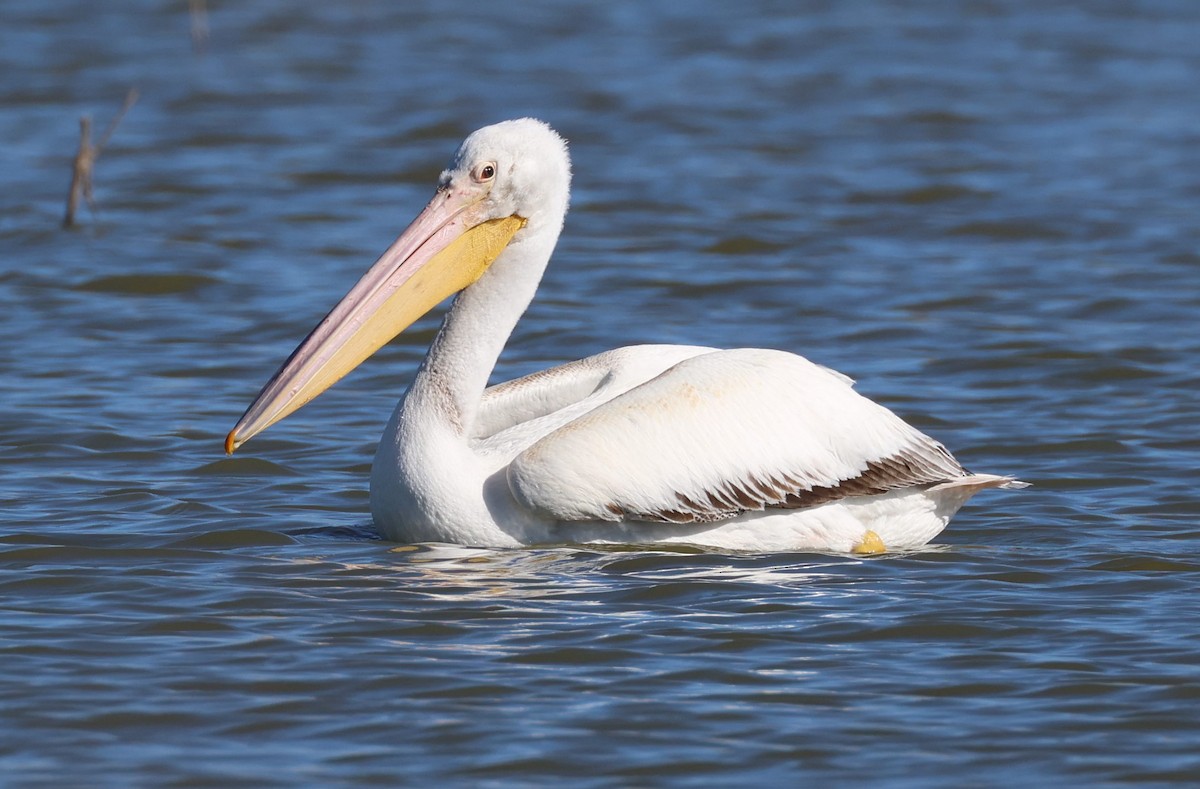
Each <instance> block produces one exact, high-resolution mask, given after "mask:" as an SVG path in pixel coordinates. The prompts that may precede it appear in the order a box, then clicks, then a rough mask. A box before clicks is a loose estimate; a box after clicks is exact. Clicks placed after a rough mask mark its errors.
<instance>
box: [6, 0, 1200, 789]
mask: <svg viewBox="0 0 1200 789" xmlns="http://www.w3.org/2000/svg"><path fill="white" fill-rule="evenodd" d="M110 5H111V6H112V7H110ZM649 5H650V4H642V3H634V2H614V3H607V4H579V3H554V2H533V3H522V4H494V7H485V6H484V5H483V4H479V5H474V4H466V3H457V2H444V1H443V2H437V3H432V2H430V3H416V2H414V3H404V4H393V3H385V2H379V1H378V0H376V1H375V2H371V1H370V0H359V1H358V2H351V3H344V4H338V5H335V4H319V3H282V2H279V3H275V2H267V0H254V1H253V2H240V3H216V2H214V3H213V4H212V5H211V7H210V8H209V9H208V10H209V17H208V22H209V26H210V37H209V40H208V42H207V47H206V49H205V51H204V52H202V53H197V52H195V51H193V47H192V43H191V41H190V40H189V28H188V24H189V23H188V17H187V11H186V4H185V3H182V2H179V3H162V2H148V1H146V2H130V3H122V4H97V3H84V2H60V3H53V4H47V3H34V2H31V1H29V0H7V2H5V3H4V7H3V9H2V10H0V15H2V20H0V21H2V24H0V140H3V142H4V144H3V145H2V146H0V185H2V187H3V188H2V189H0V308H2V309H3V314H4V320H3V321H0V371H2V372H3V375H2V376H0V391H2V392H3V397H2V398H0V502H2V505H3V513H4V516H3V529H2V533H0V562H2V566H3V572H2V573H0V602H2V607H0V655H2V659H0V661H2V665H3V672H2V676H3V680H0V773H2V774H3V775H4V776H5V779H4V781H3V782H10V783H12V784H14V785H31V786H33V785H47V786H48V785H62V784H64V783H66V784H71V783H81V782H85V781H86V782H98V783H106V784H112V785H128V784H131V783H132V784H154V785H170V784H187V785H192V784H215V783H221V784H241V785H248V786H263V785H272V784H297V783H362V784H372V783H374V784H381V785H396V784H399V783H405V782H409V783H414V784H415V783H420V782H425V781H433V780H437V781H439V782H442V783H445V782H450V783H453V784H461V785H478V786H491V785H528V784H535V785H537V784H541V785H546V784H553V783H556V782H560V781H567V782H569V783H570V784H572V785H581V786H617V785H664V784H669V785H713V784H735V783H744V782H749V781H752V780H758V781H762V782H765V783H766V785H783V784H786V783H794V782H797V781H802V780H804V779H808V780H810V781H816V782H823V783H830V782H833V783H838V784H846V783H858V782H867V781H872V782H874V781H887V782H888V783H891V784H895V785H913V786H930V785H946V786H960V785H963V784H964V783H972V784H975V785H987V784H1009V783H1012V782H1016V781H1023V782H1027V783H1029V782H1033V781H1035V780H1036V781H1040V782H1044V781H1047V780H1049V779H1054V780H1056V781H1058V782H1060V783H1061V782H1066V783H1068V784H1087V785H1098V784H1120V783H1126V782H1134V781H1138V782H1161V783H1170V782H1178V783H1187V782H1190V781H1195V780H1197V779H1198V778H1200V756H1198V755H1197V753H1198V751H1197V747H1196V743H1197V740H1198V739H1200V712H1198V711H1197V710H1198V708H1200V681H1198V673H1200V672H1198V669H1197V665H1198V660H1197V651H1198V649H1200V637H1198V636H1197V629H1198V628H1197V624H1198V617H1200V610H1198V609H1200V607H1198V606H1197V603H1196V593H1195V587H1196V584H1197V581H1198V580H1200V561H1198V560H1197V558H1196V556H1197V548H1198V547H1200V528H1198V526H1197V515H1198V514H1200V496H1197V493H1196V482H1197V470H1196V469H1197V454H1198V453H1197V450H1198V449H1200V441H1198V439H1197V435H1196V433H1197V428H1196V426H1197V425H1200V408H1198V407H1197V396H1196V392H1197V391H1198V390H1200V377H1198V374H1197V372H1196V369H1197V361H1198V359H1200V332H1197V328H1196V327H1197V318H1196V316H1197V314H1198V311H1200V295H1198V293H1200V288H1198V287H1197V286H1198V285H1200V279H1198V277H1200V255H1198V253H1197V250H1198V249H1200V231H1198V230H1197V228H1198V227H1200V223H1198V222H1197V217H1198V216H1200V102H1197V100H1196V89H1195V85H1196V84H1197V83H1196V80H1197V74H1200V48H1197V46H1196V41H1197V40H1200V6H1196V5H1195V4H1194V3H1191V2H1187V0H1177V1H1176V2H1169V1H1167V0H1164V1H1163V2H1145V3H1116V2H1098V3H1089V4H1086V7H1085V8H1080V7H1077V5H1083V4H1067V3H1061V4H1060V3H1041V2H1039V3H1033V2H1027V3H925V4H896V5H895V6H893V5H891V4H887V3H873V2H861V3H848V4H832V3H830V4H824V3H814V4H808V5H807V7H805V8H801V9H797V8H796V5H795V4H791V3H770V2H761V3H749V4H747V3H738V4H725V3H717V2H705V3H692V4H686V5H680V6H678V10H669V9H668V8H666V7H665V6H666V5H667V4H657V5H660V6H664V7H661V8H657V9H652V8H649V7H648V6H649ZM901 6H903V7H901ZM132 86H136V87H138V89H139V90H140V94H141V99H140V101H139V103H138V104H137V105H136V106H135V107H134V108H133V110H132V111H131V112H130V113H129V115H128V116H127V117H126V119H125V120H124V122H123V123H122V125H121V126H120V128H119V129H118V130H117V132H116V134H115V135H114V137H113V138H112V141H111V143H110V145H109V147H108V148H107V149H106V150H105V151H104V153H103V155H102V157H101V159H100V160H99V162H98V164H97V168H96V199H97V202H98V205H97V209H98V210H97V212H96V213H95V214H91V213H89V212H84V213H83V215H82V217H81V219H82V222H81V225H80V226H79V227H78V228H76V229H74V230H63V229H62V228H60V226H59V222H60V218H61V212H62V207H63V202H64V197H65V192H66V187H67V181H68V177H69V170H68V167H69V161H70V159H71V157H72V155H73V153H74V150H75V146H76V144H77V142H78V137H77V134H78V131H77V125H76V120H77V117H78V115H79V114H81V113H85V112H86V113H91V114H94V115H95V122H96V125H97V126H98V127H101V128H102V127H103V126H104V125H105V124H106V123H107V122H108V119H109V118H110V117H111V116H112V114H113V113H114V112H115V111H116V109H117V107H118V106H119V104H120V102H121V99H122V97H123V96H124V95H125V93H126V91H127V90H128V88H130V87H132ZM527 114H528V115H536V116H539V117H543V118H545V119H546V120H548V121H550V122H551V123H552V124H553V125H555V126H556V127H557V128H558V129H559V130H560V131H562V132H563V133H564V134H565V135H566V136H567V137H568V138H569V139H570V140H571V142H572V146H573V148H572V150H573V155H574V160H575V172H576V180H575V194H574V202H573V211H572V213H571V215H570V217H569V218H568V221H567V228H566V231H565V234H564V237H563V240H562V243H561V244H560V247H559V251H558V253H557V255H556V258H555V261H554V262H553V263H552V265H551V268H550V271H549V273H548V275H547V278H546V281H545V282H544V284H543V288H542V291H541V293H540V295H539V297H538V300H537V301H535V303H534V305H533V307H532V309H531V311H530V313H529V314H528V316H527V317H526V319H525V321H524V322H523V323H522V324H521V325H520V326H519V328H518V330H517V334H516V336H515V337H514V338H513V341H512V343H511V344H510V347H509V351H508V352H507V354H506V356H505V357H504V358H503V359H502V360H501V362H500V366H499V369H498V370H497V376H496V377H497V379H503V378H508V377H511V376H513V375H517V374H522V373H525V372H529V371H532V370H534V369H537V368H539V367H542V366H546V365H550V364H554V363H558V362H561V361H564V360H568V359H573V358H577V357H580V356H583V355H585V354H589V353H593V352H596V351H599V350H602V349H604V348H607V347H612V346H616V345H622V344H629V343H635V342H645V341H656V342H688V343H707V344H714V345H725V346H769V347H780V348H787V349H791V350H796V351H799V352H801V353H804V354H805V355H807V356H808V357H810V358H812V359H814V360H815V361H818V362H821V363H824V364H827V365H830V366H833V367H836V368H837V369H840V370H842V371H843V372H845V373H847V374H850V375H852V376H854V377H856V378H857V379H859V388H860V390H862V391H864V392H865V393H867V394H869V395H870V396H872V397H875V398H877V399H879V400H881V401H882V402H884V403H886V404H888V405H889V406H891V407H893V408H895V409H896V410H897V411H899V412H900V413H901V414H902V415H904V416H906V417H907V418H909V419H910V420H911V421H913V422H914V423H915V424H917V425H918V426H920V427H922V428H924V429H926V430H927V431H929V432H932V433H933V434H934V435H936V436H937V437H939V438H941V439H942V440H944V441H945V442H946V443H947V444H948V445H949V446H950V447H951V448H952V449H954V451H955V452H956V454H957V455H958V456H959V457H960V459H961V460H962V461H963V462H964V463H965V464H967V465H968V466H969V467H971V468H974V469H977V470H981V471H990V472H997V473H1013V474H1018V475H1020V476H1021V477H1022V478H1024V479H1026V480H1029V481H1031V482H1033V483H1034V487H1033V488H1030V489H1029V490H1026V491H1021V492H1015V493H1000V492H991V493H985V494H983V495H981V496H980V497H979V498H977V499H975V500H974V501H973V502H972V503H971V504H970V505H968V507H967V508H966V509H965V510H964V511H963V512H962V513H961V514H960V515H959V517H958V518H957V519H956V520H955V521H954V523H953V524H952V525H951V527H950V528H949V529H948V530H947V531H946V532H945V533H944V534H943V535H942V536H941V537H940V538H939V540H938V544H937V545H935V546H931V547H930V548H928V549H927V550H924V551H921V552H919V553H915V554H910V555H901V556H896V555H892V556H885V557H881V558H877V559H869V560H864V559H856V558H847V557H840V556H818V555H799V554H797V555H771V556H728V555H719V554H711V553H692V552H686V551H684V552H651V551H644V550H636V549H629V550H617V551H605V552H600V551H595V550H591V549H570V548H561V549H547V550H527V551H485V550H476V549H465V548H450V547H445V546H441V547H438V546H397V545H395V544H390V543H385V542H382V541H379V540H377V539H375V538H374V536H373V532H372V530H371V527H370V521H369V515H368V513H367V493H366V491H367V479H368V474H369V466H370V459H371V456H372V453H373V447H374V443H375V441H376V439H377V437H378V435H379V433H380V431H381V430H382V428H383V426H384V423H385V421H386V419H387V417H388V415H389V413H390V410H391V408H392V406H393V404H394V402H395V399H396V398H397V396H398V395H399V393H400V392H401V391H402V390H403V388H404V386H405V384H406V382H407V381H408V380H409V378H410V377H411V375H412V372H413V370H414V369H415V365H416V364H417V362H418V361H419V359H420V357H421V355H422V354H423V352H424V347H425V345H426V344H427V343H428V341H429V339H430V338H431V336H432V332H433V330H434V328H435V327H436V317H431V318H429V319H426V320H425V321H423V322H422V323H420V324H419V325H418V326H417V327H415V329H414V330H413V331H411V332H410V333H408V334H406V335H405V336H404V337H402V338H401V339H399V340H397V341H396V342H394V343H393V344H392V345H390V346H389V347H387V348H386V349H384V351H383V352H381V353H380V354H379V355H378V357H377V358H376V359H374V360H372V361H371V362H369V363H368V364H367V365H365V366H364V368H362V369H361V370H360V371H358V372H357V373H356V374H354V375H352V376H351V377H350V378H348V379H347V381H346V382H345V383H343V384H342V385H340V386H338V387H337V388H336V389H335V390H334V391H332V392H330V393H328V394H327V395H325V396H324V397H322V398H321V400H320V401H318V402H317V403H315V404H313V405H310V406H309V407H308V408H306V409H305V410H304V411H302V412H300V413H299V414H297V415H295V416H293V417H292V418H290V419H289V420H288V421H287V422H285V423H283V424H281V425H278V426H276V427H275V428H272V430H271V431H269V432H268V433H267V434H266V435H265V436H263V437H261V438H259V439H256V440H255V442H254V443H253V444H251V445H250V446H248V447H247V448H246V449H245V450H244V454H242V453H239V455H238V456H236V457H234V458H231V459H227V458H224V457H223V456H222V454H221V440H222V437H223V435H224V433H225V432H226V431H227V430H228V429H229V428H230V427H231V425H232V423H233V421H234V420H235V419H236V418H237V416H238V415H239V414H240V413H241V412H242V410H243V409H244V408H245V406H246V405H247V404H248V402H249V401H250V399H251V398H252V397H253V396H254V394H255V393H256V391H257V388H258V386H259V385H261V383H262V382H263V381H264V380H265V378H266V376H267V375H268V374H269V373H270V372H271V371H272V370H273V369H274V368H275V366H276V365H277V364H278V363H279V361H280V360H281V359H282V358H283V357H284V356H285V355H286V354H287V352H288V351H289V350H290V349H291V348H292V347H293V345H294V344H295V343H296V342H297V341H298V340H299V339H300V338H301V337H302V336H303V335H304V333H305V332H306V331H307V330H308V329H309V328H310V327H311V325H312V324H313V323H314V322H315V320H316V319H317V318H319V317H320V316H321V315H322V314H323V313H324V312H325V310H326V309H328V307H329V306H330V305H331V304H332V303H333V301H334V300H335V299H336V298H337V297H339V296H340V295H341V294H342V293H343V292H344V291H345V290H346V289H347V288H348V286H349V285H350V284H351V283H352V282H353V280H354V279H355V278H356V277H357V275H358V274H359V273H361V272H362V271H363V270H364V268H365V267H366V265H367V264H369V263H370V262H371V261H372V260H373V259H374V257H375V255H376V254H377V253H378V252H379V251H380V250H382V249H383V248H384V247H385V246H386V245H387V244H388V243H389V242H390V240H391V239H392V238H393V237H394V235H395V233H396V232H397V231H398V230H399V229H400V228H401V227H402V226H403V225H404V223H405V222H406V221H407V220H408V219H409V218H410V217H411V216H412V214H413V212H415V210H416V209H417V208H419V207H420V206H421V205H423V204H424V201H425V200H426V199H427V197H428V195H429V194H430V191H431V189H432V184H433V179H434V177H435V176H436V173H437V172H438V170H439V169H440V168H441V166H442V165H443V163H444V162H445V160H446V158H447V157H448V156H449V154H450V153H451V152H452V151H453V149H454V148H455V146H456V145H457V143H458V141H459V139H461V137H462V136H463V135H465V134H466V133H467V132H469V131H470V130H471V129H473V128H475V127H477V126H480V125H483V124H485V123H488V122H492V121H496V120H499V119H502V118H506V117H514V116H520V115H527Z"/></svg>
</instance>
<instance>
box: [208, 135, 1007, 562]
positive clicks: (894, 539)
mask: <svg viewBox="0 0 1200 789" xmlns="http://www.w3.org/2000/svg"><path fill="white" fill-rule="evenodd" d="M569 185H570V164H569V160H568V158H567V152H566V146H565V143H563V142H562V140H561V138H559V137H558V135H557V134H555V133H554V132H553V131H552V130H551V129H550V128H549V127H548V126H546V125H545V124H543V123H541V122H539V121H534V120H531V119H524V120H519V121H508V122H505V123H501V124H497V125H495V126H489V127H487V128H484V129H481V130H479V131H477V132H475V133H474V134H472V135H471V136H470V137H469V138H468V139H467V140H466V142H464V143H463V146H462V147H461V148H460V150H459V152H458V154H457V156H456V158H455V160H454V162H453V163H452V165H451V167H450V168H449V169H448V170H446V171H445V172H443V174H442V177H441V179H440V182H439V189H438V193H437V195H436V196H435V197H434V199H433V201H431V203H430V205H429V206H428V207H427V208H426V209H425V211H424V212H422V214H421V215H420V216H419V217H418V219H417V220H415V221H414V223H413V225H412V226H410V228H409V229H408V230H407V231H405V233H404V234H402V235H401V237H400V238H399V239H398V240H397V242H396V243H395V244H394V245H393V246H392V248H391V249H389V250H388V251H387V252H386V253H385V254H384V255H383V257H381V258H380V260H379V261H378V262H377V263H376V264H375V266H373V267H372V268H371V270H370V271H368V273H367V274H366V275H365V276H364V277H363V280H362V281H360V282H359V284H358V285H356V286H355V288H354V289H353V290H352V291H351V292H350V294H348V295H347V297H346V298H345V299H343V300H342V302H341V303H340V304H339V305H338V306H337V307H335V308H334V311H333V312H331V313H330V315H329V316H328V317H327V318H326V319H325V321H323V322H322V323H321V324H320V325H319V326H318V327H317V328H316V329H314V331H313V333H312V334H311V335H310V336H309V338H308V339H306V340H305V342H304V343H303V344H301V346H300V347H299V348H298V349H297V350H296V352H295V353H294V354H293V355H292V357H291V358H290V359H289V360H288V362H287V363H285V365H284V366H283V368H281V369H280V371H279V372H278V373H277V374H276V375H275V376H274V377H273V378H272V380H271V381H270V382H268V384H267V386H266V387H264V389H263V392H262V393H261V394H260V395H259V398H258V399H257V400H256V401H255V403H254V404H253V405H251V407H250V409H249V410H248V411H247V412H246V415H245V416H243V417H242V420H241V421H240V422H239V423H238V426H237V427H235V428H234V430H233V431H232V432H231V433H230V436H229V439H228V441H227V448H228V449H230V451H232V449H233V448H235V447H237V446H238V445H240V444H241V443H242V442H244V441H245V440H247V439H248V438H249V437H250V436H252V435H254V434H255V433H257V432H259V431H260V430H262V429H264V428H265V427H267V426H268V425H270V424H271V423H273V422H275V421H278V420H279V419H281V418H283V417H284V416H286V415H287V414H288V413H291V411H294V410H295V409H296V408H298V407H300V405H303V403H304V402H307V401H308V400H309V399H311V398H312V397H315V396H316V394H319V393H320V391H322V390H323V389H324V388H326V387H328V386H329V385H331V384H332V383H333V382H334V381H336V380H337V379H338V378H339V377H340V376H341V375H344V374H345V372H347V371H348V370H349V369H351V368H352V367H353V366H355V365H356V364H357V363H358V362H359V361H361V360H362V359H363V358H365V357H366V356H367V355H369V354H370V353H372V352H373V351H374V350H375V349H377V348H378V347H379V346H380V345H382V344H383V343H384V342H386V341H387V340H388V339H390V338H391V336H394V335H395V334H396V333H398V332H399V331H401V330H403V329H404V328H405V327H406V326H407V325H408V324H409V323H411V321H412V320H415V318H416V317H419V315H420V314H421V313H423V312H424V311H425V310H427V309H428V308H429V307H431V306H432V305H433V304H436V303H437V301H438V300H440V299H441V298H442V297H444V295H447V294H448V293H450V292H454V291H456V290H460V289H461V291H462V292H461V293H460V294H459V296H458V298H457V299H456V300H455V303H454V305H453V307H452V308H451V310H450V312H449V313H448V314H447V316H446V320H445V322H444V324H443V326H442V329H441V331H440V332H439V333H438V336H437V338H436V339H435V340H434V343H433V345H432V347H431V348H430V351H429V354H428V356H427V357H426V359H425V362H424V364H422V366H421V369H420V370H419V371H418V373H417V375H416V377H415V378H414V380H413V383H412V385H411V387H410V388H409V391H408V392H407V393H406V394H405V396H404V398H403V399H402V400H401V402H400V404H399V405H398V406H397V408H396V411H395V413H394V414H393V416H392V419H391V422H390V423H389V425H388V428H387V430H386V431H385V432H384V435H383V438H382V439H381V441H380V445H379V450H378V453H377V455H376V458H375V464H374V468H373V471H372V481H371V509H372V513H373V515H374V518H375V523H376V525H377V527H378V528H379V530H380V531H381V532H382V533H383V535H384V536H386V537H388V538H389V539H394V540H400V541H407V542H426V541H433V542H453V543H460V544H469V545H489V546H518V545H529V544H539V543H567V542H614V543H615V542H635V543H654V542H680V543H692V544H700V545H707V546H713V547H718V548H726V549H745V550H760V551H778V550H832V551H850V550H861V551H868V552H874V551H878V550H883V549H884V548H885V547H886V549H902V548H912V547H917V546H920V545H923V544H925V543H927V542H928V541H929V540H931V539H932V538H933V537H934V536H936V535H937V534H938V533H939V532H940V531H941V530H942V529H943V528H944V527H945V525H946V523H947V522H948V521H949V519H950V517H951V516H952V515H953V514H954V513H955V511H957V509H958V508H959V507H960V506H961V505H962V504H963V503H964V502H965V501H966V500H967V499H968V498H969V497H970V496H971V495H973V494H974V493H975V492H977V491H978V490H980V489H982V488H986V487H1019V486H1022V485H1023V483H1019V482H1016V481H1015V480H1013V479H1012V478H1010V477H1002V476H994V475H984V474H970V473H969V472H967V471H966V470H964V469H963V468H962V466H960V465H959V464H958V462H957V461H955V460H954V458H953V457H952V456H951V455H950V454H949V453H948V452H947V451H946V450H945V448H944V447H942V445H941V444H939V443H937V442H936V441H934V440H933V439H931V438H929V437H928V436H926V435H924V434H923V433H921V432H920V431H918V430H916V429H915V428H913V427H911V426H909V425H908V424H906V423H905V422H903V421H902V420H901V419H900V418H899V417H897V416H895V415H894V414H893V413H892V412H890V411H888V410H887V409H886V408H884V407H882V406H880V405H877V404H875V403H873V402H871V401H870V400H868V399H866V398H864V397H862V396H861V395H859V394H857V393H856V392H855V391H854V390H853V388H852V384H853V382H852V381H851V380H850V379H848V378H846V377H845V376H843V375H841V374H839V373H836V372H833V371H831V370H828V369H826V368H824V367H821V366H819V365H815V364H813V363H812V362H809V361H808V360H806V359H803V358H802V357H799V356H796V355H794V354H790V353H785V352H782V351H772V350H760V349H739V350H726V351H721V350H715V349H712V348H701V347H692V346H665V345H650V346H636V347H629V348H619V349H616V350H613V351H608V352H606V353H602V354H598V355H596V356H592V357H589V358H587V359H582V360H579V361H576V362H572V363H570V364H566V365H563V366H561V367H556V368H553V369H551V370H546V371H543V372H540V373H535V374H533V375H530V376H526V377H525V378H521V379H518V380H516V381H510V382H508V383H504V384H500V385H498V386H493V387H491V388H488V389H486V390H485V388H484V387H485V384H486V381H487V378H488V376H489V375H490V373H491V370H492V368H493V366H494V365H495V361H496V358H497V357H498V356H499V353H500V351H501V349H502V348H503V345H504V342H505V341H506V340H507V338H508V336H509V334H510V333H511V332H512V329H513V327H514V326H515V324H516V322H517V320H518V319H519V317H520V315H521V314H522V313H523V312H524V310H525V308H526V307H527V306H528V304H529V301H530V300H531V299H532V297H533V294H534V292H535V290H536V289H537V284H538V282H539V281H540V279H541V275H542V272H543V270H544V269H545V266H546V264H547V262H548V261H549V258H550V255H551V253H552V251H553V249H554V245H555V243H556V242H557V239H558V235H559V231H560V230H561V228H562V222H563V218H564V216H565V214H566V208H567V202H568V199H567V198H568V191H569Z"/></svg>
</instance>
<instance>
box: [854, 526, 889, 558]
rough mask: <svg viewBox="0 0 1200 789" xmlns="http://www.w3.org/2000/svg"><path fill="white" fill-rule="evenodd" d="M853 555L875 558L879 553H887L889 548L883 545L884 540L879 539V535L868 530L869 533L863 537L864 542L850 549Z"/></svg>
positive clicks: (861, 541)
mask: <svg viewBox="0 0 1200 789" xmlns="http://www.w3.org/2000/svg"><path fill="white" fill-rule="evenodd" d="M850 552H851V553H857V554H859V555H861V556H874V555H875V554H877V553H887V546H886V545H884V544H883V540H881V539H879V535H878V534H876V533H875V532H873V531H871V530H870V529H867V533H866V534H864V535H863V536H862V540H860V541H859V543H858V545H855V546H854V547H853V548H851V549H850Z"/></svg>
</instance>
